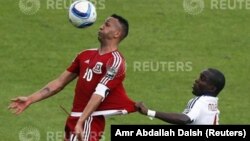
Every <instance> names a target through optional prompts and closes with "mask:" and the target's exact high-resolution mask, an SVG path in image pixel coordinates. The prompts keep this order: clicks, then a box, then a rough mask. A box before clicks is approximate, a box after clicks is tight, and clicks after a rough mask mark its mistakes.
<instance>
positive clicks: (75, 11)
mask: <svg viewBox="0 0 250 141" xmlns="http://www.w3.org/2000/svg"><path fill="white" fill-rule="evenodd" d="M96 17H97V13H96V7H95V5H94V4H93V3H92V2H90V1H88V0H76V1H75V2H73V3H72V4H71V5H70V7H69V21H70V22H71V23H72V24H73V25H74V26H75V27H77V28H85V27H89V26H91V25H92V24H94V23H95V21H96Z"/></svg>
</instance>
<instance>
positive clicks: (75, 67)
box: [67, 54, 80, 74]
mask: <svg viewBox="0 0 250 141" xmlns="http://www.w3.org/2000/svg"><path fill="white" fill-rule="evenodd" d="M79 56H80V55H79V54H77V56H76V57H75V59H74V60H73V61H72V63H71V65H70V66H69V67H68V68H67V70H68V71H69V72H72V73H76V74H79V72H80V60H79V58H80V57H79Z"/></svg>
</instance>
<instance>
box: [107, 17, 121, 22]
mask: <svg viewBox="0 0 250 141" xmlns="http://www.w3.org/2000/svg"><path fill="white" fill-rule="evenodd" d="M105 23H112V24H118V20H117V19H116V18H114V17H108V18H107V19H106V20H105Z"/></svg>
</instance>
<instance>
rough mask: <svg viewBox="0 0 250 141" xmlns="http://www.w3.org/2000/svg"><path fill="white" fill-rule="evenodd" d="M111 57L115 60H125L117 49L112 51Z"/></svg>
mask: <svg viewBox="0 0 250 141" xmlns="http://www.w3.org/2000/svg"><path fill="white" fill-rule="evenodd" d="M111 54H112V58H113V59H114V60H116V61H125V58H124V57H123V55H122V54H121V53H120V52H119V51H113V52H112V53H111Z"/></svg>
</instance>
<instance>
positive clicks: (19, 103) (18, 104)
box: [8, 96, 31, 115]
mask: <svg viewBox="0 0 250 141" xmlns="http://www.w3.org/2000/svg"><path fill="white" fill-rule="evenodd" d="M30 104H31V102H30V100H29V98H28V97H24V96H21V97H17V98H14V99H11V103H10V105H9V106H8V109H10V110H11V111H12V113H14V114H16V115H19V114H21V113H22V112H23V111H24V110H25V109H26V108H28V107H29V105H30Z"/></svg>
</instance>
